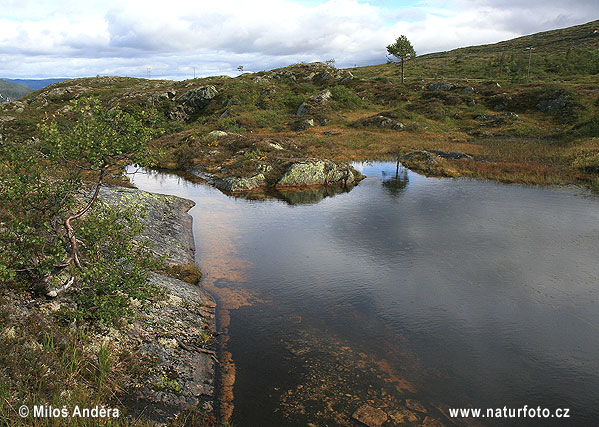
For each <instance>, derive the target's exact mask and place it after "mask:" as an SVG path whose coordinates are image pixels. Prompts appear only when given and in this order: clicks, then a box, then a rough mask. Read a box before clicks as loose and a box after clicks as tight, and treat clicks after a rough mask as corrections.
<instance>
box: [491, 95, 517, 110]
mask: <svg viewBox="0 0 599 427" xmlns="http://www.w3.org/2000/svg"><path fill="white" fill-rule="evenodd" d="M489 102H490V105H491V106H492V109H493V110H495V111H503V110H505V109H506V108H507V107H508V105H510V102H512V97H511V96H510V95H509V94H507V93H500V94H497V95H493V96H492V97H491V98H490V99H489Z"/></svg>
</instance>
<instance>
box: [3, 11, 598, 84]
mask: <svg viewBox="0 0 599 427" xmlns="http://www.w3.org/2000/svg"><path fill="white" fill-rule="evenodd" d="M598 18H599V0H568V1H564V0H254V1H251V0H218V1H206V0H191V1H190V0H160V1H157V0H98V1H96V0H54V1H52V2H50V1H45V0H0V77H5V78H47V77H82V76H95V75H98V74H99V75H122V76H133V77H145V76H146V75H147V70H148V68H150V69H151V76H152V78H169V79H177V80H180V79H186V78H191V77H193V73H194V67H195V73H196V75H197V76H206V75H215V74H229V75H236V74H238V73H237V72H236V68H237V67H238V66H239V65H243V66H244V68H245V70H248V71H260V70H266V69H272V68H276V67H280V66H286V65H289V64H291V63H297V62H302V61H307V62H311V61H324V60H327V59H331V58H334V59H335V60H336V65H337V66H338V67H347V66H353V65H366V64H379V63H383V62H385V60H386V59H385V53H386V52H385V46H386V45H387V44H389V43H391V42H393V41H394V39H395V38H397V37H398V36H399V35H401V34H405V35H406V36H407V37H408V38H409V39H410V40H411V41H412V44H413V46H414V48H415V49H416V52H417V53H418V54H424V53H429V52H435V51H441V50H447V49H453V48H456V47H462V46H471V45H476V44H482V43H493V42H497V41H501V40H506V39H510V38H514V37H517V36H520V35H525V34H531V33H535V32H538V31H544V30H549V29H555V28H561V27H567V26H570V25H576V24H583V23H585V22H588V21H592V20H595V19H598Z"/></svg>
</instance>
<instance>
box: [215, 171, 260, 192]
mask: <svg viewBox="0 0 599 427" xmlns="http://www.w3.org/2000/svg"><path fill="white" fill-rule="evenodd" d="M263 185H266V178H265V177H264V174H262V173H259V174H258V175H254V176H252V177H249V178H242V177H227V178H223V179H217V180H215V181H214V186H215V187H216V188H218V189H219V190H222V191H230V192H236V191H249V190H253V189H255V188H258V187H261V186H263Z"/></svg>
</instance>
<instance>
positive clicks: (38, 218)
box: [0, 99, 154, 322]
mask: <svg viewBox="0 0 599 427" xmlns="http://www.w3.org/2000/svg"><path fill="white" fill-rule="evenodd" d="M144 116H145V114H144V113H142V115H141V117H139V116H138V117H136V116H133V115H131V114H128V113H126V112H124V111H123V110H121V109H120V108H112V109H106V108H105V107H103V106H102V105H101V104H100V102H99V101H97V100H94V99H82V100H78V101H74V102H73V103H72V105H71V112H70V113H68V114H67V117H65V118H64V119H66V120H61V121H60V122H59V121H57V120H55V119H53V120H47V121H46V122H44V123H43V124H42V125H40V136H41V137H40V139H39V140H36V141H31V142H24V143H17V142H10V141H5V142H3V143H2V144H0V283H2V282H10V281H17V282H21V283H22V282H23V281H21V280H16V279H18V276H21V278H23V279H25V280H26V281H27V282H30V283H32V284H33V285H34V287H35V288H37V290H38V291H39V292H41V293H42V294H46V295H49V296H54V295H56V293H57V292H60V291H62V290H66V289H67V288H70V287H73V288H78V289H79V290H80V291H81V292H79V297H80V298H79V301H80V303H81V304H82V305H81V306H82V307H85V308H86V312H87V313H88V314H92V313H95V315H97V316H100V317H104V320H105V321H106V322H110V321H111V320H113V319H115V317H117V312H118V309H116V307H118V306H120V307H121V308H123V306H124V305H126V303H127V301H128V297H129V296H130V297H142V296H143V295H144V294H145V292H146V284H145V278H146V276H147V267H148V266H149V263H150V261H151V259H150V255H151V251H149V249H148V248H146V247H144V245H139V244H136V243H135V242H134V241H133V238H134V236H135V235H136V234H137V233H138V232H139V227H138V225H137V224H136V223H135V218H134V217H133V216H132V213H131V212H125V211H124V210H122V209H118V208H117V209H114V208H110V207H108V206H105V205H103V204H102V203H100V201H99V199H98V195H99V193H100V188H101V187H102V185H103V184H104V180H105V179H106V178H107V177H108V176H109V175H110V174H112V173H115V172H116V173H120V171H121V170H122V167H123V166H125V165H127V164H130V163H140V164H146V165H148V164H150V163H151V161H152V156H151V153H150V151H149V148H148V142H149V140H150V139H151V137H152V135H153V134H154V131H152V130H151V129H150V128H148V127H147V126H146V125H145V121H146V120H145V119H144ZM147 118H148V117H146V119H147ZM115 295H116V297H115ZM108 297H110V298H108ZM121 297H122V298H121ZM121 300H122V301H121ZM117 301H118V304H117ZM110 307H112V308H115V310H112V308H110ZM109 308H110V310H112V311H110V310H108V309H109Z"/></svg>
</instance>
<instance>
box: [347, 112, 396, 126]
mask: <svg viewBox="0 0 599 427" xmlns="http://www.w3.org/2000/svg"><path fill="white" fill-rule="evenodd" d="M352 126H354V127H361V126H364V127H369V126H372V127H379V128H382V129H393V130H403V128H404V125H403V123H400V122H398V121H397V120H393V119H391V118H389V117H385V116H383V115H380V114H378V115H376V116H372V117H367V118H365V119H360V120H358V121H356V122H354V123H353V124H352Z"/></svg>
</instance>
